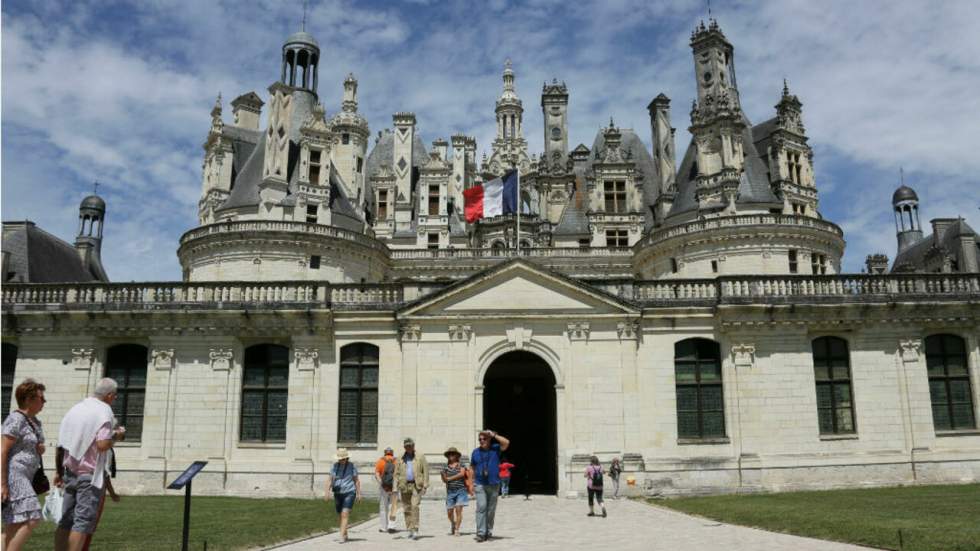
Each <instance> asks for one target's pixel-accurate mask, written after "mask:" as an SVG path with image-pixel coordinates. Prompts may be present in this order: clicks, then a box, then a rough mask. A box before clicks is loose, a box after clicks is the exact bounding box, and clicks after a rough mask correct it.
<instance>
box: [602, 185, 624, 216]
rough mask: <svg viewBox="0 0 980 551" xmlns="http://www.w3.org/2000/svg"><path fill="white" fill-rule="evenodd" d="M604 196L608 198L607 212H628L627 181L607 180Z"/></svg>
mask: <svg viewBox="0 0 980 551" xmlns="http://www.w3.org/2000/svg"><path fill="white" fill-rule="evenodd" d="M604 190H605V193H604V197H605V200H606V212H609V213H622V212H626V211H627V208H626V182H621V181H617V182H606V183H605V189H604Z"/></svg>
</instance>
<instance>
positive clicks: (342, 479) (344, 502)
mask: <svg viewBox="0 0 980 551" xmlns="http://www.w3.org/2000/svg"><path fill="white" fill-rule="evenodd" d="M334 458H335V459H336V460H337V462H336V463H334V464H333V467H332V468H331V469H330V474H328V475H327V488H326V492H325V496H324V498H325V499H326V500H327V501H330V500H331V499H333V500H334V506H335V507H336V509H337V514H338V515H340V541H339V543H347V521H348V519H349V518H350V511H351V509H353V508H354V503H355V502H357V501H360V500H361V481H360V480H358V478H357V467H355V466H354V464H353V463H351V461H350V454H349V453H348V452H347V449H346V448H337V453H336V454H335V455H334Z"/></svg>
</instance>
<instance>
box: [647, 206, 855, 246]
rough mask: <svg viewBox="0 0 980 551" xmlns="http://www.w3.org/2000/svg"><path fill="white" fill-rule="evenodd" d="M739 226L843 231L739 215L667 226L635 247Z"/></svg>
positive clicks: (795, 218) (815, 221) (782, 217)
mask: <svg viewBox="0 0 980 551" xmlns="http://www.w3.org/2000/svg"><path fill="white" fill-rule="evenodd" d="M741 226H768V227H773V226H792V227H797V228H800V227H803V228H814V229H818V230H822V231H826V232H830V233H833V234H835V235H837V236H838V237H841V238H843V237H844V230H842V229H840V227H839V226H838V225H837V224H833V223H831V222H827V221H826V220H821V219H819V218H813V217H810V216H800V215H795V214H740V215H737V216H719V217H717V218H707V219H704V220H695V221H692V222H687V223H684V224H677V225H676V226H668V227H666V228H661V229H659V230H654V231H652V232H650V234H649V235H647V236H646V237H644V238H643V239H642V240H640V242H639V243H638V244H637V245H636V246H637V247H644V246H646V245H649V244H651V243H657V242H659V241H663V240H664V239H670V238H671V237H677V236H679V235H688V234H692V233H698V232H703V231H708V230H714V229H723V228H725V229H730V228H737V227H741Z"/></svg>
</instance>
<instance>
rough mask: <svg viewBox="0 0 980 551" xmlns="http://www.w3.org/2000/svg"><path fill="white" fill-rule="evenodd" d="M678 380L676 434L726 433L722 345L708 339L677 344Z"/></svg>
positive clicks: (718, 435)
mask: <svg viewBox="0 0 980 551" xmlns="http://www.w3.org/2000/svg"><path fill="white" fill-rule="evenodd" d="M674 374H675V376H676V384H677V436H678V437H679V438H721V437H724V436H725V400H724V394H723V393H722V384H721V347H719V346H718V343H716V342H715V341H711V340H708V339H687V340H683V341H680V342H678V343H677V344H675V345H674Z"/></svg>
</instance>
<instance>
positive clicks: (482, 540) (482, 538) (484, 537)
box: [476, 534, 487, 543]
mask: <svg viewBox="0 0 980 551" xmlns="http://www.w3.org/2000/svg"><path fill="white" fill-rule="evenodd" d="M485 541H487V538H486V536H481V535H479V534H477V535H476V543H483V542H485Z"/></svg>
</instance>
